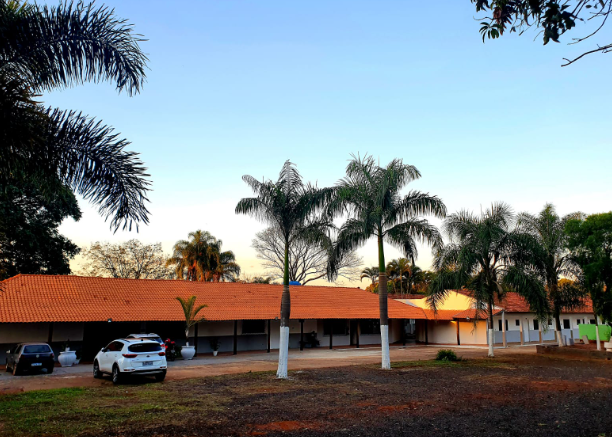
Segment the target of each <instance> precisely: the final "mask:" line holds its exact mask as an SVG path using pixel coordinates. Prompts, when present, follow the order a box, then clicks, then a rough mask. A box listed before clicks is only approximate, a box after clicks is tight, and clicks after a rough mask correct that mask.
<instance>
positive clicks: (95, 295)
mask: <svg viewBox="0 0 612 437" xmlns="http://www.w3.org/2000/svg"><path fill="white" fill-rule="evenodd" d="M2 288H3V291H0V322H5V323H16V322H93V321H106V320H108V319H109V318H111V319H113V321H117V322H122V321H182V320H184V316H183V312H182V309H181V306H180V304H179V303H178V302H177V301H176V300H175V297H177V296H181V297H189V296H191V295H195V296H197V300H196V304H206V305H208V307H207V308H205V309H203V310H202V311H201V312H200V314H202V315H203V316H204V317H206V319H207V320H217V321H218V320H257V319H259V320H262V319H263V320H268V319H275V318H277V317H280V300H281V293H282V286H281V285H269V284H240V283H229V282H226V283H210V282H187V281H178V280H175V281H173V280H149V279H114V278H91V277H80V276H59V275H58V276H53V275H17V276H15V277H13V278H10V279H7V280H6V281H3V282H2ZM291 318H292V319H378V318H379V312H378V295H376V294H372V293H370V292H368V291H364V290H361V289H359V288H344V287H314V286H299V287H295V286H293V287H291ZM389 318H391V319H424V318H425V314H424V313H423V310H422V309H420V308H417V307H413V306H410V305H405V304H403V303H400V302H396V301H394V300H392V299H389Z"/></svg>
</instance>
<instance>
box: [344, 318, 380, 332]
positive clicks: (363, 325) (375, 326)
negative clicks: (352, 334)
mask: <svg viewBox="0 0 612 437" xmlns="http://www.w3.org/2000/svg"><path fill="white" fill-rule="evenodd" d="M359 329H360V331H361V334H362V335H373V334H380V320H362V321H361V322H359ZM334 334H335V332H334Z"/></svg>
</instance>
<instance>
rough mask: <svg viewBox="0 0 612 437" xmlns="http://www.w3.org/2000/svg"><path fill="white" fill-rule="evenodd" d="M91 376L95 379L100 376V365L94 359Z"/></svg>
mask: <svg viewBox="0 0 612 437" xmlns="http://www.w3.org/2000/svg"><path fill="white" fill-rule="evenodd" d="M93 377H94V378H96V379H100V378H102V372H100V365H99V364H98V362H97V361H94V366H93Z"/></svg>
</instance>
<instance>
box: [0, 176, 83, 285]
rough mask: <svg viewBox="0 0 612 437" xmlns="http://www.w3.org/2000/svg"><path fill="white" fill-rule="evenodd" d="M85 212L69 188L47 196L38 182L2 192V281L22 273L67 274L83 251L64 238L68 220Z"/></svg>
mask: <svg viewBox="0 0 612 437" xmlns="http://www.w3.org/2000/svg"><path fill="white" fill-rule="evenodd" d="M68 217H71V218H73V219H75V220H79V218H80V217H81V211H80V210H79V206H78V204H77V201H76V199H75V197H74V194H73V193H72V192H71V191H70V190H69V189H68V188H66V187H64V188H63V189H58V190H56V191H54V193H53V194H52V195H43V194H42V193H41V190H40V188H39V187H38V185H37V184H35V183H32V182H30V183H25V184H23V185H21V186H20V187H16V186H13V185H8V186H5V187H4V189H3V190H0V280H4V279H6V278H9V277H11V276H15V275H16V274H18V273H26V274H27V273H29V274H41V273H42V274H49V275H67V274H70V259H71V258H73V257H74V256H75V255H76V254H77V253H78V252H79V248H78V247H77V246H76V245H75V244H74V243H72V242H71V241H70V240H68V239H67V238H65V237H64V236H62V235H60V233H59V232H58V227H59V225H60V224H61V223H62V221H63V220H64V219H65V218H68Z"/></svg>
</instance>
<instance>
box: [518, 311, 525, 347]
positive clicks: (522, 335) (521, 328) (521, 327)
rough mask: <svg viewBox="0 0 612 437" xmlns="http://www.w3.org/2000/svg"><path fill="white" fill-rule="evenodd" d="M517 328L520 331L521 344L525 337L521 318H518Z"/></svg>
mask: <svg viewBox="0 0 612 437" xmlns="http://www.w3.org/2000/svg"><path fill="white" fill-rule="evenodd" d="M519 330H520V331H521V346H522V345H524V344H525V337H524V334H523V319H521V318H519Z"/></svg>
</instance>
